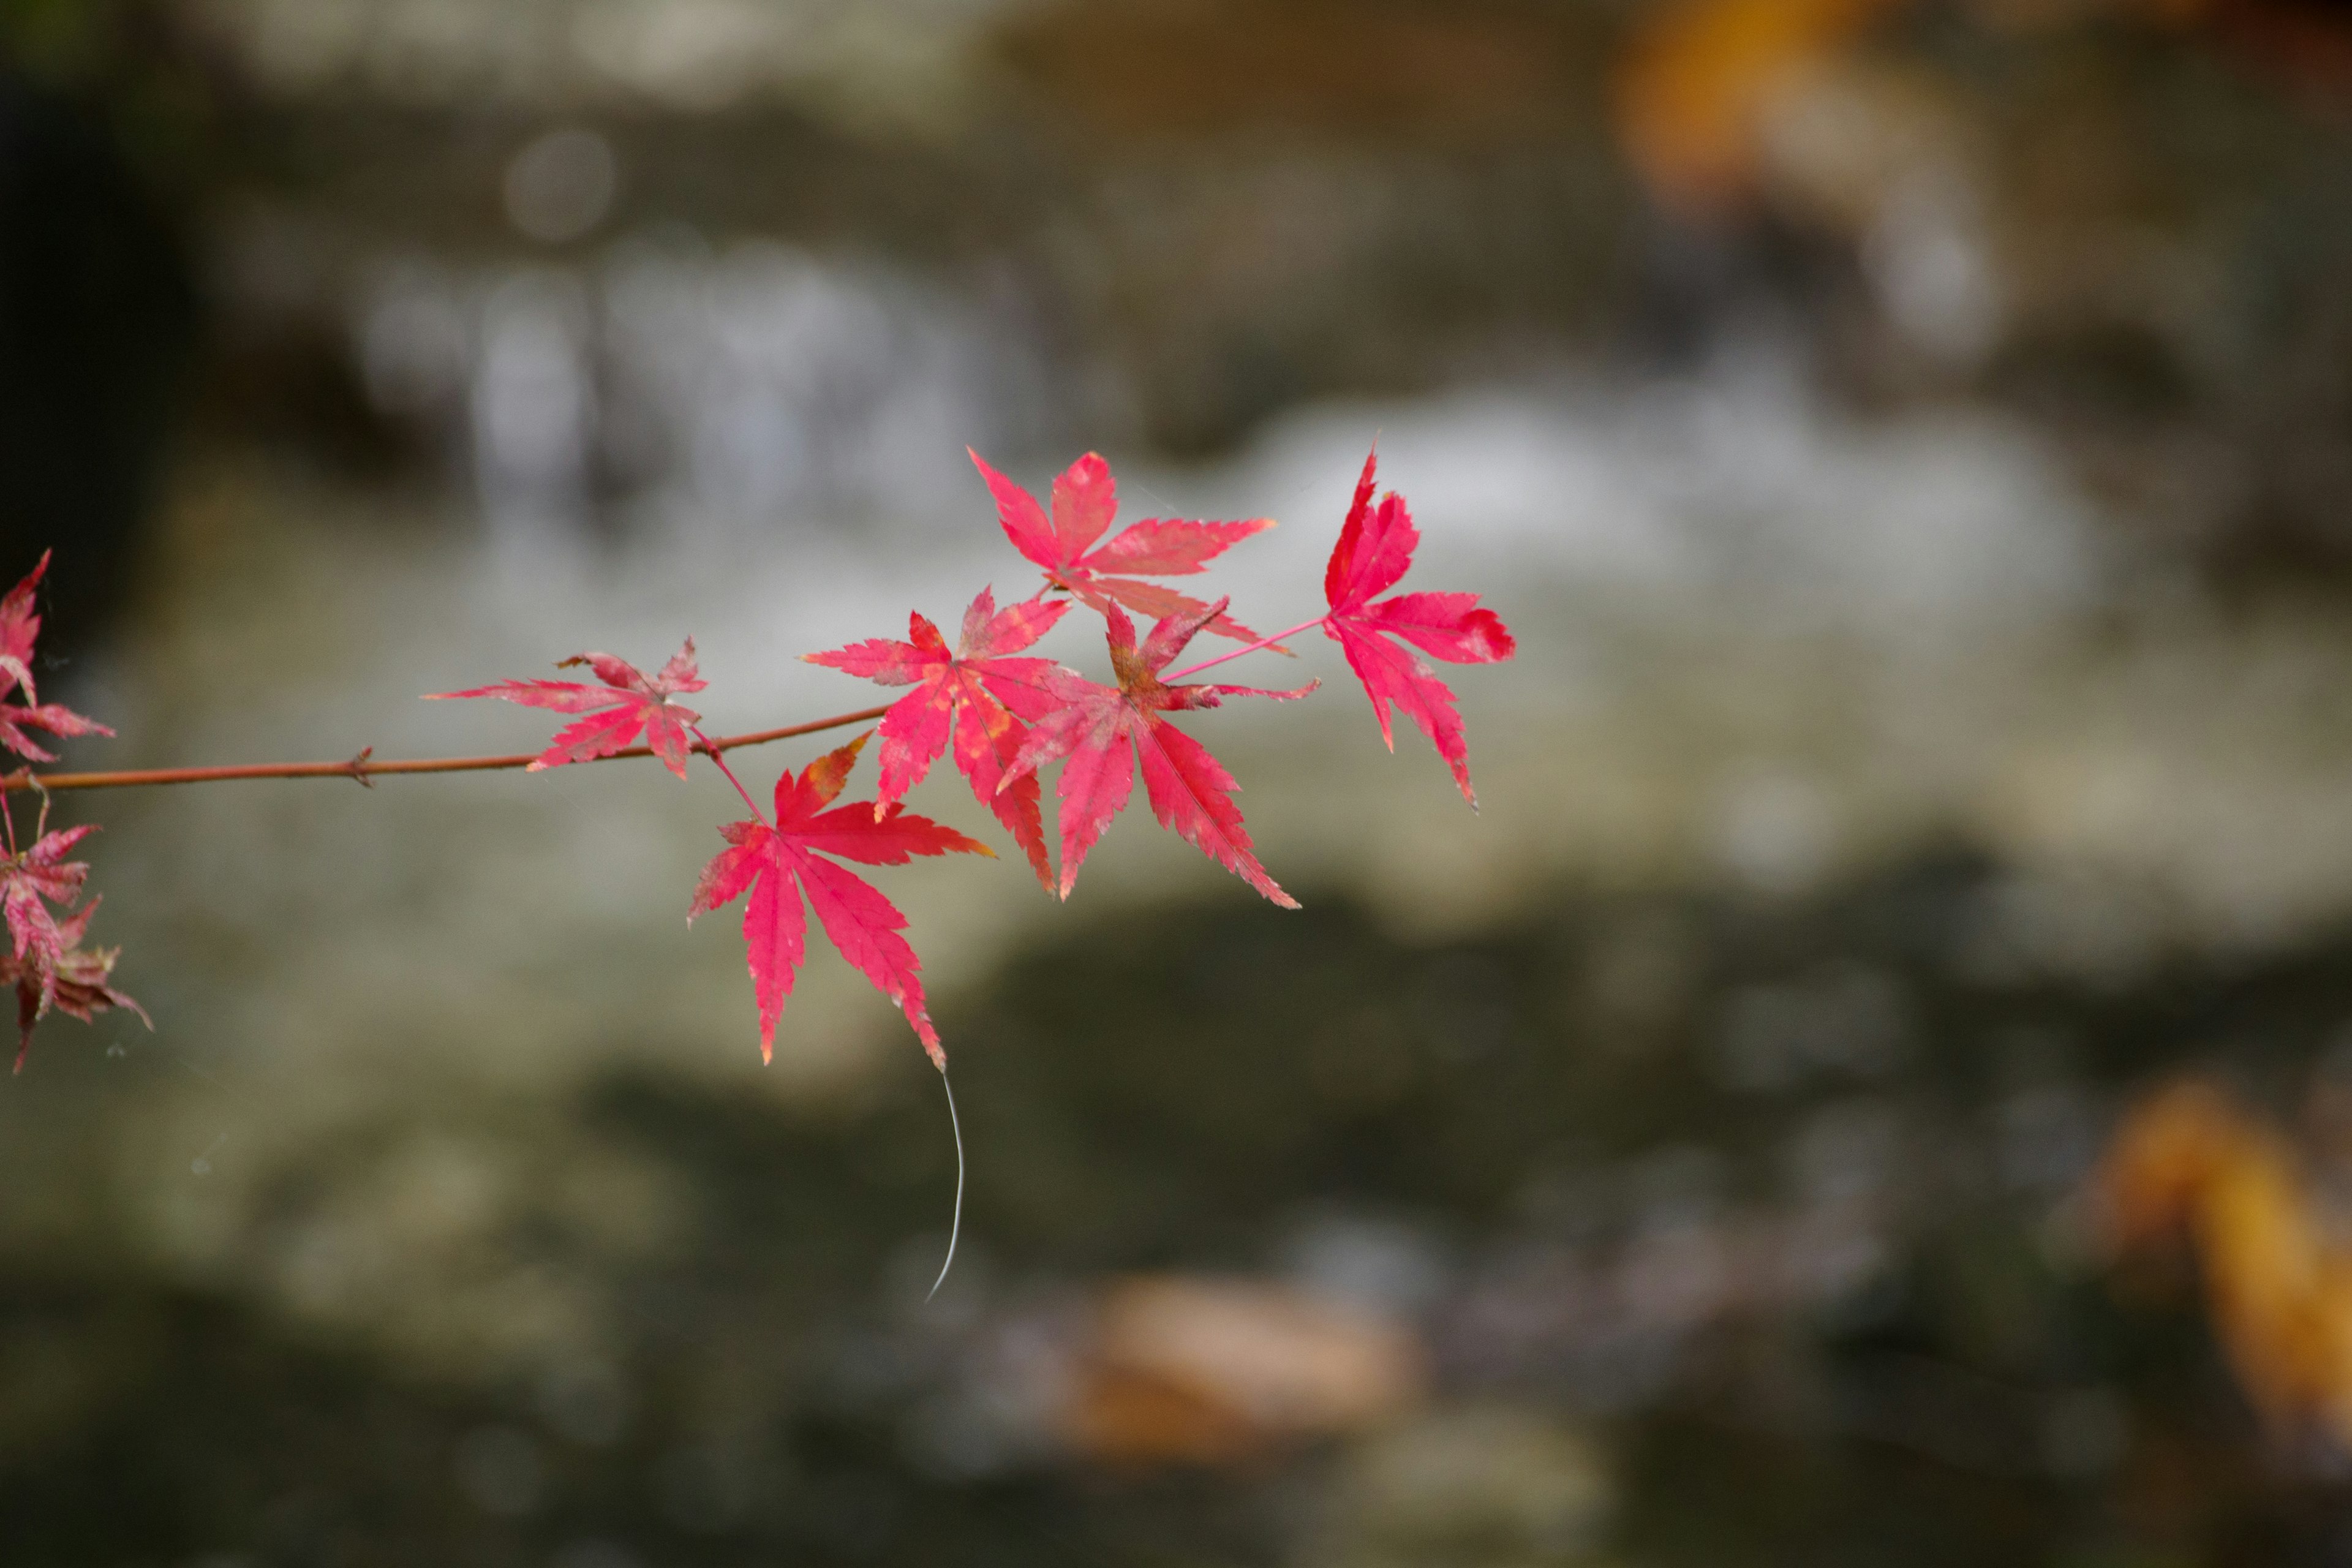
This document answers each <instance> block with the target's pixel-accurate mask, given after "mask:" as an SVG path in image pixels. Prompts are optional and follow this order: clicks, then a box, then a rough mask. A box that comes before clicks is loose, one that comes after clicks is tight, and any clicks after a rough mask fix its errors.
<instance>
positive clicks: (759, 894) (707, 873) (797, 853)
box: [686, 735, 995, 1071]
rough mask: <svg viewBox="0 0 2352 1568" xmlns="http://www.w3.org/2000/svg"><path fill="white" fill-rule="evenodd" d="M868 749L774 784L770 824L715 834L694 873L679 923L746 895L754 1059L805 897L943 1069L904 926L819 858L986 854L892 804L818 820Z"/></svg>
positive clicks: (769, 1039)
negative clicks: (756, 1025) (717, 839)
mask: <svg viewBox="0 0 2352 1568" xmlns="http://www.w3.org/2000/svg"><path fill="white" fill-rule="evenodd" d="M865 744H866V737H865V736H864V735H860V736H859V737H858V738H857V739H856V740H855V741H852V742H849V744H847V745H846V746H844V747H842V748H841V749H840V750H839V751H836V752H826V753H825V754H824V756H822V757H819V758H818V759H817V760H816V761H815V762H813V763H810V764H809V765H808V767H807V768H806V769H804V770H803V772H802V773H801V774H800V776H799V777H797V778H795V777H793V775H792V774H791V773H786V774H785V775H784V776H783V777H782V778H781V779H778V780H777V781H776V820H775V825H774V826H769V825H768V824H767V823H765V822H762V821H761V820H759V819H758V818H757V817H756V816H755V817H753V818H752V819H751V820H750V821H748V822H730V823H729V824H727V826H724V827H721V828H720V829H719V833H720V834H721V835H722V836H723V837H725V838H726V840H727V845H728V847H726V848H724V849H722V850H720V851H719V853H718V855H716V856H715V857H713V858H712V859H711V861H710V864H709V865H708V866H705V867H704V868H702V879H701V881H700V882H698V884H697V885H696V887H695V889H694V903H693V906H692V907H691V908H690V909H688V911H687V916H686V918H687V920H688V921H689V922H691V921H693V919H694V918H695V916H697V915H701V914H708V913H709V911H710V910H715V909H717V908H719V906H720V905H722V904H729V903H732V902H734V901H735V900H736V899H737V898H739V897H740V896H741V895H742V893H743V891H744V890H745V889H750V890H751V902H750V903H749V904H747V905H746V906H745V907H744V910H743V945H744V948H745V951H746V953H747V955H748V957H749V959H750V963H751V989H752V992H753V994H754V995H755V996H756V997H757V999H758V1001H759V1005H760V1057H761V1060H763V1061H765V1060H769V1059H771V1058H773V1056H774V1054H775V1045H776V1020H777V1018H778V1017H780V1016H782V1013H783V1010H784V998H786V997H787V996H790V995H791V994H792V991H793V979H794V978H795V977H796V976H797V975H798V974H799V973H800V967H801V954H802V938H803V931H805V929H806V924H807V921H806V917H805V916H804V915H803V912H802V910H801V898H802V895H803V894H806V895H807V898H808V901H809V903H810V904H811V905H812V906H813V907H814V909H815V910H816V918H817V921H818V922H819V923H820V924H822V925H823V926H824V934H825V935H826V936H828V937H830V938H831V939H832V941H833V945H834V946H835V947H836V948H838V949H840V950H841V956H842V957H844V958H845V959H847V960H848V961H849V962H850V963H852V964H853V965H855V966H856V968H857V970H858V971H859V972H860V973H863V974H864V975H865V976H866V979H868V980H870V981H872V982H873V983H874V984H875V987H876V988H877V990H879V991H880V992H881V993H882V994H884V995H886V996H887V997H889V998H890V1000H891V1001H893V1002H895V1003H897V1004H898V1008H899V1010H900V1011H901V1012H903V1013H905V1014H906V1015H907V1022H908V1023H909V1024H911V1025H913V1026H914V1029H915V1036H916V1037H917V1038H918V1039H919V1040H921V1041H922V1042H923V1048H924V1050H926V1051H928V1052H929V1054H930V1058H931V1060H932V1062H933V1063H934V1064H935V1065H937V1066H938V1067H939V1068H940V1069H941V1070H942V1071H944V1070H945V1069H946V1066H947V1057H946V1055H945V1053H944V1052H942V1051H941V1050H940V1035H939V1031H938V1030H937V1029H935V1028H933V1027H932V1026H931V1016H930V1013H929V1008H928V1005H927V1004H926V1003H925V1001H924V999H923V983H922V981H921V980H920V979H919V977H918V973H917V972H918V971H919V970H920V969H921V967H922V965H921V963H919V962H918V960H917V959H916V957H915V950H914V949H913V948H912V947H909V946H908V944H907V939H906V938H904V937H902V936H900V935H899V934H898V933H899V932H900V931H904V930H906V929H907V917H906V916H904V915H902V914H900V913H899V912H898V908H897V907H896V906H895V905H893V904H892V903H891V902H890V900H887V899H886V898H884V897H883V896H882V895H881V893H879V892H878V891H877V890H876V889H874V888H873V886H872V885H870V884H869V883H867V882H866V881H864V880H863V879H860V878H859V877H858V876H857V875H856V873H855V872H853V871H850V870H848V869H846V868H843V867H841V866H838V865H835V863H834V862H833V861H831V860H827V859H824V858H822V856H820V855H819V854H818V853H817V852H818V851H820V850H821V851H823V852H824V854H825V855H838V856H840V857H841V858H843V859H845V860H856V861H857V862H859V863H860V864H863V865H867V866H903V865H905V864H906V863H907V861H908V858H910V857H912V856H916V855H947V854H961V855H990V856H992V855H993V854H994V853H995V852H994V851H993V850H992V849H990V848H989V847H988V846H987V845H985V844H982V843H978V842H976V841H975V840H972V839H970V838H966V837H964V836H963V835H962V834H961V833H958V832H956V831H955V830H954V829H953V828H951V827H944V826H940V824H938V823H936V822H933V821H931V820H930V819H929V817H923V816H912V815H910V814H908V811H907V810H906V808H905V807H904V806H900V805H885V806H883V807H882V808H881V809H880V810H879V811H878V812H877V810H876V808H875V805H874V803H873V802H872V801H865V800H861V801H856V802H854V803H853V804H851V805H843V806H835V807H834V809H832V810H831V811H826V810H824V807H826V806H828V805H833V801H834V797H835V796H836V795H839V794H840V793H841V788H842V785H843V784H846V783H848V781H849V771H850V769H852V768H854V767H856V765H857V753H858V751H859V749H860V748H862V747H863V746H864V745H865Z"/></svg>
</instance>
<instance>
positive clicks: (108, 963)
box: [0, 899, 155, 1072]
mask: <svg viewBox="0 0 2352 1568" xmlns="http://www.w3.org/2000/svg"><path fill="white" fill-rule="evenodd" d="M99 902H100V900H97V899H92V900H90V901H89V902H88V903H87V904H84V905H83V906H82V907H81V908H80V909H79V910H76V911H75V912H74V913H72V914H70V915H68V916H67V917H66V918H65V919H64V920H62V921H58V922H57V925H56V931H57V935H58V942H60V943H61V944H62V945H61V947H60V948H59V950H58V952H56V953H55V954H54V955H53V956H51V957H49V958H48V959H47V960H45V961H39V960H36V958H35V957H34V956H33V954H32V953H31V952H25V953H11V952H0V984H11V985H14V986H15V987H16V1028H17V1041H16V1069H15V1070H16V1071H17V1072H23V1071H24V1070H25V1056H26V1053H27V1052H28V1051H30V1050H31V1049H32V1048H33V1026H35V1025H36V1024H38V1023H39V1022H40V1021H41V1020H42V1019H43V1018H44V1017H46V1016H47V1015H48V1013H49V1010H50V1009H51V1008H55V1009H56V1010H57V1011H58V1012H60V1013H63V1014H65V1015H66V1016H68V1017H71V1018H79V1019H80V1020H81V1021H82V1022H83V1023H85V1024H87V1023H89V1021H90V1020H91V1019H92V1018H94V1017H95V1016H97V1015H99V1014H100V1013H103V1012H105V1011H107V1010H108V1009H109V1008H110V1007H121V1008H123V1009H125V1010H126V1011H129V1012H132V1013H136V1014H138V1015H139V1021H140V1022H141V1023H142V1024H144V1025H146V1026H148V1027H149V1028H150V1029H152V1028H153V1027H154V1026H155V1020H154V1019H152V1018H150V1017H149V1016H147V1009H146V1008H144V1007H142V1006H141V1005H139V1004H138V1003H137V1002H135V1001H133V1000H132V999H131V996H130V995H129V994H127V993H125V992H123V991H121V990H119V989H117V988H116V986H115V984H114V963H115V960H116V959H118V958H120V957H121V954H122V950H121V948H119V947H104V948H94V949H93V948H85V947H83V946H82V945H81V942H82V938H83V936H84V935H85V934H87V933H88V931H89V917H90V916H92V915H94V914H96V913H97V912H98V906H99Z"/></svg>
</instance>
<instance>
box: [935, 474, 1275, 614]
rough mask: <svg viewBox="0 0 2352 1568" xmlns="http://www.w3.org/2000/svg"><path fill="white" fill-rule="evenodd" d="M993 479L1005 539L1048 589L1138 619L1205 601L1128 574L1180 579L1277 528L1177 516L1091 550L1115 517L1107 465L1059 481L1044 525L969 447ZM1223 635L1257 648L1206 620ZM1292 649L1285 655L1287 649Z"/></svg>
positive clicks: (1033, 503)
mask: <svg viewBox="0 0 2352 1568" xmlns="http://www.w3.org/2000/svg"><path fill="white" fill-rule="evenodd" d="M965 450H966V451H967V452H968V453H969V455H970V456H971V460H972V462H973V463H974V464H975V465H977V466H978V468H980V477H981V478H982V479H985V480H987V481H988V489H989V493H990V494H992V495H993V496H994V497H995V498H996V512H997V516H998V518H999V519H1000V520H1002V521H1003V524H1004V532H1005V537H1007V538H1009V539H1011V540H1012V541H1013V548H1014V549H1016V550H1018V551H1020V552H1021V553H1022V554H1024V555H1025V556H1027V557H1028V558H1029V559H1030V560H1032V561H1034V562H1035V563H1037V564H1038V565H1039V566H1041V567H1043V568H1045V581H1046V583H1047V584H1048V585H1049V586H1052V587H1055V588H1060V589H1063V590H1065V591H1066V592H1068V593H1069V594H1071V595H1075V596H1076V597H1077V598H1079V599H1081V600H1083V601H1084V602H1086V603H1087V604H1088V605H1092V606H1093V607H1094V608H1095V609H1097V610H1099V611H1104V612H1108V610H1109V608H1110V605H1111V603H1112V601H1114V600H1116V601H1118V603H1120V604H1122V605H1126V606H1127V607H1128V608H1129V609H1131V610H1133V611H1135V612H1136V613H1137V614H1138V615H1142V616H1152V617H1154V618H1155V619H1158V618H1164V617H1166V616H1189V615H1191V614H1192V613H1193V612H1194V611H1196V610H1199V609H1201V608H1202V603H1201V601H1200V600H1198V599H1195V598H1193V597H1192V596H1191V595H1187V594H1180V593H1178V592H1177V591H1176V590H1175V589H1173V588H1170V587H1167V586H1164V585H1162V584H1158V583H1144V582H1139V581H1138V580H1137V579H1136V578H1135V577H1134V576H1130V575H1127V574H1130V573H1140V574H1144V575H1146V576H1152V577H1181V576H1189V575H1191V574H1194V573H1197V572H1203V571H1206V570H1207V569H1208V564H1209V563H1210V562H1212V561H1213V560H1215V559H1216V558H1217V557H1218V556H1220V555H1222V554H1223V553H1224V552H1226V551H1227V550H1230V549H1232V548H1233V547H1234V545H1236V544H1238V543H1240V542H1242V541H1243V540H1244V539H1247V538H1248V537H1249V536H1250V535H1251V534H1253V533H1262V532H1264V531H1265V530H1267V529H1269V528H1272V527H1273V526H1274V519H1272V518H1270V517H1254V518H1250V519H1248V520H1246V521H1241V522H1192V521H1180V520H1178V519H1174V518H1158V517H1155V518H1146V519H1145V520H1144V521H1141V522H1139V523H1136V524H1134V525H1133V526H1132V527H1130V528H1128V529H1126V530H1125V531H1122V532H1120V533H1119V534H1118V537H1117V538H1115V539H1113V540H1112V541H1111V542H1109V543H1108V544H1106V545H1104V546H1102V547H1101V548H1100V549H1098V550H1097V549H1094V548H1092V546H1093V545H1094V542H1095V541H1097V540H1098V539H1100V538H1101V537H1102V536H1103V534H1104V533H1105V532H1107V531H1108V530H1109V528H1110V525H1111V522H1112V521H1113V520H1114V519H1115V518H1117V517H1118V487H1117V486H1116V484H1115V483H1114V482H1113V481H1112V479H1111V477H1110V465H1109V464H1108V463H1106V462H1104V461H1103V460H1102V459H1101V458H1098V457H1097V456H1096V455H1095V454H1094V453H1092V452H1088V453H1087V455H1086V456H1085V457H1083V458H1079V459H1078V460H1077V461H1076V462H1075V463H1072V464H1071V465H1070V466H1069V468H1066V470H1064V471H1063V474H1062V477H1061V478H1059V479H1055V481H1054V515H1053V519H1052V521H1047V520H1046V516H1045V510H1044V509H1043V508H1041V507H1040V506H1038V504H1037V498H1036V497H1034V496H1033V495H1031V494H1030V493H1029V492H1028V491H1027V490H1024V489H1022V488H1021V487H1020V486H1019V485H1016V484H1014V483H1013V481H1012V480H1011V479H1006V478H1005V477H1004V476H1003V474H1000V473H998V472H997V471H996V470H995V469H994V468H990V467H989V466H988V464H987V463H986V462H984V461H982V458H981V456H980V454H979V453H977V452H972V451H971V449H970V448H969V447H967V448H966V449H965ZM1207 626H1208V629H1209V630H1211V631H1213V632H1214V633H1216V634H1217V635H1218V636H1219V637H1232V638H1234V639H1235V640H1236V641H1239V642H1255V641H1257V640H1258V637H1257V634H1256V633H1255V632H1254V631H1251V630H1250V629H1249V628H1248V627H1247V626H1243V625H1242V624H1241V623H1240V622H1238V621H1236V620H1234V619H1233V618H1232V617H1230V616H1224V615H1222V614H1220V615H1217V616H1213V617H1211V618H1210V620H1209V621H1208V622H1207ZM1285 651H1287V650H1285Z"/></svg>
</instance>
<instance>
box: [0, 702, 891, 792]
mask: <svg viewBox="0 0 2352 1568" xmlns="http://www.w3.org/2000/svg"><path fill="white" fill-rule="evenodd" d="M888 711H889V709H888V708H887V707H882V708H861V709H859V710H857V711H856V712H855V713H836V714H835V715H834V716H833V717H832V718H830V719H814V720H811V721H809V722H808V723H805V724H787V725H785V726H784V727H783V728H782V729H781V730H754V731H750V732H748V733H746V734H741V735H719V736H717V737H715V738H713V739H712V740H711V741H710V742H709V750H710V752H711V753H712V755H713V756H714V757H715V756H716V754H717V753H718V752H731V751H733V750H734V749H735V748H736V747H738V746H760V745H765V744H766V743H767V742H770V741H788V740H791V739H792V738H793V736H795V735H814V734H817V733H819V732H820V731H825V730H840V729H845V728H847V727H848V726H849V725H852V724H868V723H871V722H873V721H875V720H877V719H879V718H881V717H882V715H883V714H885V713H887V712H888ZM372 750H373V748H370V751H372ZM695 750H697V751H701V750H703V747H701V746H697V747H696V748H695ZM539 755H540V753H539V752H515V753H513V754H512V755H510V756H497V757H412V758H408V759H405V760H395V761H392V762H382V763H379V762H376V761H375V760H373V757H372V756H371V755H370V754H369V751H362V752H360V753H359V754H358V755H356V756H353V757H352V758H349V759H348V760H346V761H343V762H340V763H237V764H234V765H231V766H228V767H218V768H144V769H131V770H128V771H125V772H121V773H34V772H33V771H32V770H31V769H30V768H19V769H17V770H16V772H15V773H7V774H5V775H0V792H12V791H16V790H26V789H48V790H61V789H131V788H135V787H137V786H139V785H142V784H220V783H225V782H226V781H229V780H232V779H356V780H357V781H358V782H360V783H361V784H366V783H368V782H369V781H371V780H373V779H376V778H381V777H383V776H384V775H386V774H389V773H489V772H493V771H495V770H497V769H500V768H527V767H529V766H530V764H531V763H533V762H534V761H536V760H537V759H538V757H539ZM651 755H653V748H652V747H650V746H630V747H627V748H625V749H624V750H621V751H618V752H614V753H613V754H612V755H611V756H609V757H597V758H594V759H593V760H594V761H596V762H600V763H605V762H617V761H619V760H620V759H621V758H623V757H649V756H651Z"/></svg>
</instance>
